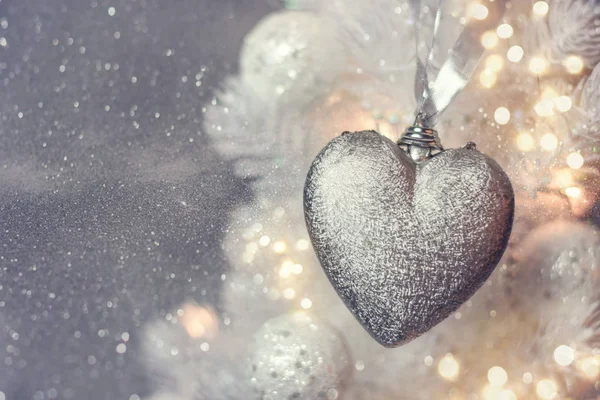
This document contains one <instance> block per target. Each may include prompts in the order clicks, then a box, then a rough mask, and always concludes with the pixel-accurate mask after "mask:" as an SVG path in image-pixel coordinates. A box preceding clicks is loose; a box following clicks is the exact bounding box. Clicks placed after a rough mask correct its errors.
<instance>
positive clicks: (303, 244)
mask: <svg viewBox="0 0 600 400" xmlns="http://www.w3.org/2000/svg"><path fill="white" fill-rule="evenodd" d="M308 247H309V243H308V240H306V239H300V240H298V241H297V242H296V248H297V249H298V250H301V251H304V250H308Z"/></svg>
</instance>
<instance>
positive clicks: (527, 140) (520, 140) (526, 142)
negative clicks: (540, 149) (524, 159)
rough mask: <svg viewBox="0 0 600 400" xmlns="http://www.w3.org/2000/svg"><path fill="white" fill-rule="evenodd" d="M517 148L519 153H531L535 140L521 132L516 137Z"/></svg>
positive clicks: (528, 134)
mask: <svg viewBox="0 0 600 400" xmlns="http://www.w3.org/2000/svg"><path fill="white" fill-rule="evenodd" d="M517 148H518V149H519V150H521V151H531V150H533V149H534V148H535V140H533V136H531V134H530V133H527V132H523V133H519V134H518V135H517Z"/></svg>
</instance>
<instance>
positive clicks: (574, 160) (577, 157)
mask: <svg viewBox="0 0 600 400" xmlns="http://www.w3.org/2000/svg"><path fill="white" fill-rule="evenodd" d="M567 165H568V166H569V167H571V168H573V169H579V168H581V167H583V156H582V155H581V154H579V153H577V152H573V153H571V154H569V155H568V156H567Z"/></svg>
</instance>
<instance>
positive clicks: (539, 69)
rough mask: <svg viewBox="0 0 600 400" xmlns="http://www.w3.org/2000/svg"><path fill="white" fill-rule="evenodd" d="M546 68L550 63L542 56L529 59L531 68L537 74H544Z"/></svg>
mask: <svg viewBox="0 0 600 400" xmlns="http://www.w3.org/2000/svg"><path fill="white" fill-rule="evenodd" d="M509 51H510V50H509ZM546 68H548V63H547V62H546V60H545V59H543V58H542V57H532V58H531V60H529V70H530V71H531V72H532V73H534V74H536V75H540V74H543V73H544V71H546Z"/></svg>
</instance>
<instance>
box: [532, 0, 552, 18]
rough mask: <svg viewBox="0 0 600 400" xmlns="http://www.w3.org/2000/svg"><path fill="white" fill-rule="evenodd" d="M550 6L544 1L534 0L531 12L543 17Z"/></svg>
mask: <svg viewBox="0 0 600 400" xmlns="http://www.w3.org/2000/svg"><path fill="white" fill-rule="evenodd" d="M549 10H550V6H548V3H546V2H545V1H536V2H535V3H534V4H533V13H534V14H535V15H537V16H539V17H543V16H545V15H546V14H548V11H549Z"/></svg>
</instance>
